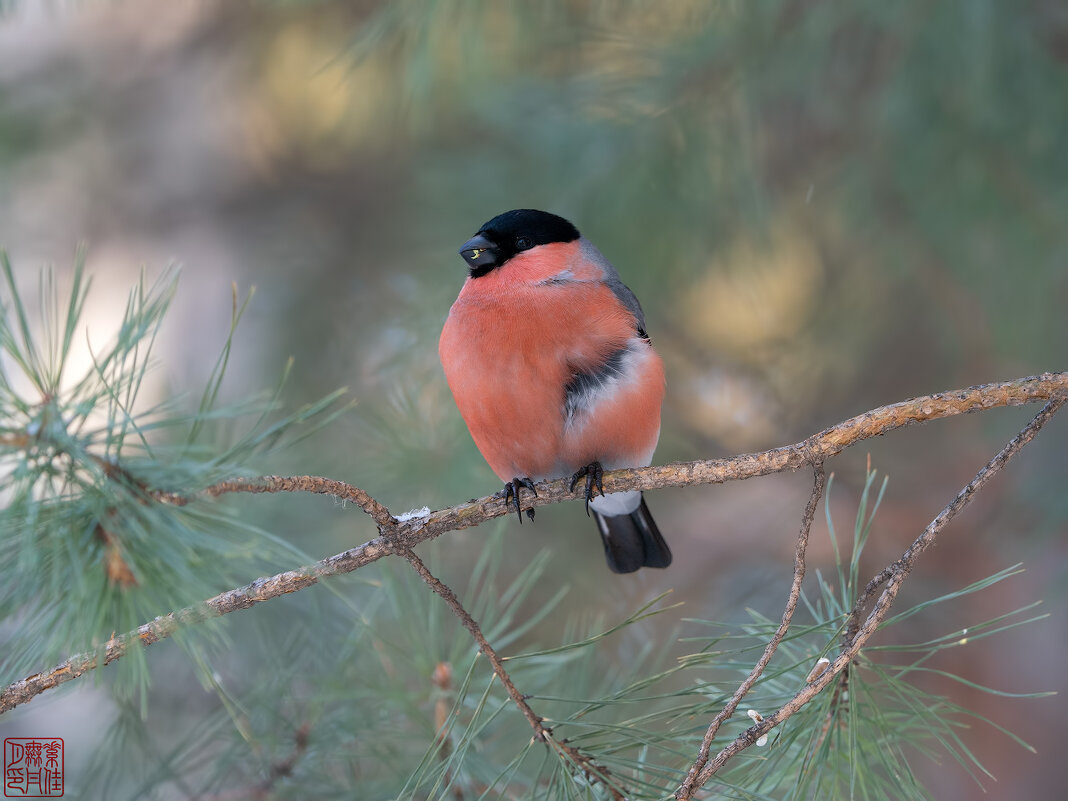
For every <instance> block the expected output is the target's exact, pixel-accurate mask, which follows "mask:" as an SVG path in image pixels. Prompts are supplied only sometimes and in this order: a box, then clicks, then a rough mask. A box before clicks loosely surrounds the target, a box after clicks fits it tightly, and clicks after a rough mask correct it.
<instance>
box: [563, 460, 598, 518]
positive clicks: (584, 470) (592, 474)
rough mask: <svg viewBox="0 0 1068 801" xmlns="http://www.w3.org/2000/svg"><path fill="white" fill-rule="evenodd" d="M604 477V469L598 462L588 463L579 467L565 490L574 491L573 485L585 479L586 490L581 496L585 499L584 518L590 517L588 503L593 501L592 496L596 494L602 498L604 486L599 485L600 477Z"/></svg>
mask: <svg viewBox="0 0 1068 801" xmlns="http://www.w3.org/2000/svg"><path fill="white" fill-rule="evenodd" d="M603 475H604V468H603V467H601V463H600V462H590V463H589V464H588V465H586V466H585V467H580V468H579V469H578V470H576V471H575V473H574V475H572V476H571V483H570V484H568V486H567V488H568V490H569V491H570V492H574V491H575V485H576V484H577V483H578V480H579V479H580V478H582V477H583V476H585V477H586V490H585V492H583V495H584V496H585V498H586V516H587V517H589V516H590V501H592V500H593V496H594V495H595V494H596V493H598V492H599V493H601V497H602V498H603V497H604V484H602V483H601V476H603Z"/></svg>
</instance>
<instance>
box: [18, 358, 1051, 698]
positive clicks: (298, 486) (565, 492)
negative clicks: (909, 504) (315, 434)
mask: <svg viewBox="0 0 1068 801" xmlns="http://www.w3.org/2000/svg"><path fill="white" fill-rule="evenodd" d="M1052 398H1061V399H1064V398H1068V373H1043V374H1042V375H1038V376H1030V377H1028V378H1020V379H1017V380H1014V381H1002V382H998V383H993V384H983V385H980V386H975V387H969V388H968V389H962V390H955V391H952V392H943V393H939V394H937V395H927V396H924V397H920V398H913V399H911V400H907V401H903V402H901V403H896V404H893V405H892V406H883V407H880V408H878V409H873V410H872V411H870V412H866V413H865V414H862V415H858V416H857V417H853V418H850V419H849V420H846V421H844V422H842V423H839V424H838V425H836V426H832V427H831V428H828V429H825V430H824V431H821V432H819V433H818V434H814V435H813V436H811V437H809V438H808V439H806V440H804V441H803V442H799V443H796V444H794V445H789V446H786V447H782V448H774V449H772V450H769V451H763V452H761V453H748V454H742V455H740V456H733V457H730V458H727V459H711V460H701V461H695V462H686V463H676V464H670V465H660V466H656V467H644V468H634V469H629V470H613V471H611V472H607V473H605V474H604V485H605V490H606V491H607V492H618V491H622V490H630V489H657V488H660V487H669V486H678V487H681V486H689V485H693V484H717V483H724V482H727V481H737V480H743V479H747V478H753V477H756V476H764V475H769V474H772V473H782V472H786V471H791V470H797V469H799V468H801V467H803V466H805V465H811V464H815V463H816V462H820V461H823V460H824V459H825V458H827V457H828V456H832V455H834V454H837V453H840V452H841V451H842V450H844V449H845V448H847V447H849V446H850V445H853V444H855V443H857V442H860V441H863V440H865V439H868V438H870V437H874V436H878V435H880V434H884V433H886V432H887V431H891V430H893V429H896V428H900V427H902V426H906V425H911V424H913V423H917V422H923V421H927V420H933V419H937V418H942V417H950V416H954V415H957V414H964V413H968V412H974V411H978V410H980V409H990V408H994V407H998V406H1019V405H1022V404H1025V403H1033V402H1035V401H1039V400H1050V399H1052ZM4 444H5V443H3V442H0V447H2V446H3V445H4ZM537 488H538V495H537V497H534V498H524V503H525V504H528V505H530V506H541V505H545V504H549V503H559V502H561V501H565V500H574V499H575V498H576V497H577V496H576V494H575V493H573V492H571V491H570V490H569V488H568V482H567V480H566V479H556V480H553V481H543V482H540V483H539V484H538V485H537ZM232 492H316V493H321V494H329V495H335V496H337V497H342V498H348V499H351V500H352V501H353V502H355V503H357V504H358V505H360V507H361V508H363V509H364V510H365V511H367V512H368V514H370V515H371V516H372V518H373V519H374V520H375V523H376V524H378V527H379V531H380V532H381V536H378V537H376V538H374V539H372V540H370V541H368V542H366V543H364V544H363V545H360V546H357V547H356V548H352V549H350V550H348V551H344V552H342V553H339V554H336V555H334V556H331V557H329V558H327V559H323V560H321V561H319V562H316V563H315V564H313V565H308V566H305V567H301V568H297V569H296V570H289V571H286V572H284V573H278V574H276V575H274V576H270V577H266V578H260V579H257V580H256V581H253V582H252V583H251V584H248V585H246V586H244V587H238V588H236V589H233V590H228V591H227V592H224V593H221V594H219V595H216V596H215V597H214V598H210V599H208V600H207V601H204V602H203V603H200V604H197V605H195V606H190V607H187V608H185V609H181V610H178V611H175V612H170V613H168V614H166V615H162V616H160V617H157V618H156V619H155V620H152V621H149V622H148V623H145V624H143V625H141V626H140V627H139V628H137V629H135V630H134V631H130V632H128V633H126V634H123V635H120V636H118V637H114V638H112V639H111V640H110V641H109V642H108V643H107V645H106V646H105V647H104V648H103V649H102V651H103V653H102V655H101V654H98V652H96V651H94V652H89V653H81V654H76V655H74V656H72V657H70V658H69V659H67V660H66V661H65V662H62V663H61V664H59V665H57V666H56V667H55V668H53V669H52V670H50V671H47V672H44V673H37V674H34V675H32V676H29V677H27V678H25V679H22V680H20V681H17V682H14V683H12V684H10V685H9V686H7V687H6V688H4V689H3V690H2V691H0V714H3V713H4V712H6V711H8V710H10V709H13V708H14V707H16V706H18V705H19V704H24V703H26V702H27V701H29V700H31V699H32V698H34V697H36V696H37V695H39V694H40V693H42V692H44V691H45V690H48V689H51V688H53V687H57V686H59V685H60V684H63V683H65V682H68V681H70V680H72V679H75V678H78V677H79V676H82V675H83V674H85V673H86V672H88V671H90V670H92V669H94V668H96V667H98V666H99V665H100V664H105V665H106V664H109V663H111V662H114V661H115V660H116V659H119V658H121V657H122V656H123V654H125V653H126V649H127V648H128V647H129V646H130V645H131V644H140V645H151V644H152V643H155V642H158V641H159V640H161V639H164V638H166V637H169V636H170V635H171V634H173V633H174V632H175V631H176V630H177V629H178V628H179V627H181V626H185V625H190V624H193V623H199V622H201V621H204V620H207V619H209V618H212V617H218V616H220V615H225V614H228V613H229V612H233V611H236V610H238V609H248V608H249V607H251V606H252V605H253V604H255V603H260V602H263V601H267V600H270V599H271V598H277V597H279V596H281V595H286V594H287V593H291V592H296V591H297V590H302V589H304V588H305V587H309V586H311V585H312V584H315V583H317V582H318V581H319V580H320V579H322V578H325V577H327V576H332V575H337V574H340V573H349V572H351V571H353V570H356V569H358V568H361V567H364V566H365V565H368V564H370V563H371V562H374V561H377V560H378V559H381V558H382V557H384V556H388V555H389V554H391V553H393V552H394V550H395V548H396V547H408V548H412V547H414V546H416V545H418V544H419V543H421V542H425V541H427V540H430V539H433V538H435V537H438V536H440V535H441V534H444V533H446V532H449V531H456V530H458V529H463V528H470V527H471V526H477V525H479V524H481V523H484V522H485V521H487V520H491V519H493V518H495V517H500V516H502V515H505V514H508V513H509V509H508V507H507V506H506V505H505V503H504V501H503V499H502V498H501V497H500V496H499V495H498V494H494V495H489V496H486V497H484V498H481V499H478V500H475V501H470V502H468V503H461V504H458V505H456V506H452V507H449V508H447V509H441V510H439V511H436V512H432V513H430V514H427V515H422V516H418V515H417V516H412V517H408V518H406V519H404V520H403V521H402V520H397V519H395V518H393V517H392V515H390V514H389V510H388V509H386V507H385V506H382V505H381V504H380V503H378V501H375V500H374V499H373V498H371V496H370V495H369V494H368V493H366V492H365V491H364V490H362V489H360V488H358V487H354V486H352V485H351V484H346V483H344V482H341V481H335V480H333V479H325V478H316V477H314V476H294V477H280V476H264V477H263V478H260V479H234V480H231V481H224V482H220V483H219V484H214V485H212V486H211V487H208V488H207V489H205V490H203V491H201V492H200V493H193V496H194V498H195V497H200V496H204V497H218V496H221V495H224V494H227V493H232ZM156 497H157V498H158V499H159V500H160V501H162V502H167V503H172V504H184V503H190V502H191V501H192V500H193V498H190V497H188V496H185V495H182V494H180V493H165V492H159V493H158V494H157V496H156Z"/></svg>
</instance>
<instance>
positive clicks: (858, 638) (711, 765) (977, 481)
mask: <svg viewBox="0 0 1068 801" xmlns="http://www.w3.org/2000/svg"><path fill="white" fill-rule="evenodd" d="M1065 401H1066V399H1065V398H1063V397H1060V398H1056V399H1054V400H1051V401H1050V402H1049V403H1047V404H1046V406H1045V407H1044V408H1043V409H1042V411H1040V412H1039V413H1038V415H1037V416H1036V417H1035V418H1034V420H1032V421H1031V422H1030V423H1028V424H1027V426H1026V427H1025V428H1024V429H1023V430H1022V431H1021V432H1020V433H1019V434H1017V435H1016V436H1015V437H1013V438H1012V439H1011V440H1010V441H1009V443H1008V444H1007V445H1006V446H1005V447H1004V448H1002V450H1001V451H1000V452H998V454H997V455H996V456H994V458H993V459H991V460H990V461H989V462H987V464H986V465H985V466H984V467H983V468H982V469H981V470H980V471H979V472H978V473H976V475H975V478H973V479H972V480H971V481H970V482H969V483H968V484H967V486H965V487H964V488H963V489H962V490H961V491H960V492H959V493H957V497H956V498H954V499H953V500H952V501H951V502H950V503H949V505H947V506H946V507H945V508H944V509H943V510H942V511H941V512H939V513H938V515H937V516H936V517H935V518H934V520H932V521H931V522H930V523H929V524H928V525H927V528H925V529H924V530H923V533H921V534H920V535H919V536H918V537H917V538H916V539H915V541H913V543H912V544H911V545H910V546H909V547H908V548H906V549H905V552H904V553H903V554H902V555H901V558H900V559H898V560H897V561H896V562H894V563H893V564H892V565H890V566H889V567H888V568H887V569H886V570H883V571H881V572H880V573H879V575H878V576H876V578H875V579H873V580H872V582H870V583H869V584H868V587H867V588H866V589H865V591H864V592H863V593H861V595H860V597H859V598H858V600H857V604H856V605H855V606H854V608H853V611H852V613H851V617H854V618H858V619H859V617H860V616H861V615H862V614H863V611H864V608H865V605H866V602H867V600H868V599H870V597H871V595H872V593H873V592H874V590H873V589H872V588H873V586H874V587H877V586H879V584H876V581H877V580H878V579H880V578H881V577H882V576H883V574H884V573H887V571H889V576H888V577H887V579H886V580H885V582H881V583H885V584H886V587H885V588H884V589H883V591H882V593H881V594H880V595H879V598H878V600H877V601H876V602H875V606H874V608H873V609H872V611H871V612H870V614H869V615H868V616H867V618H866V619H865V620H864V622H863V624H861V625H860V626H859V627H857V628H856V630H855V633H854V635H853V636H852V638H851V639H850V641H849V642H848V644H847V645H846V646H845V647H843V648H842V650H841V651H839V653H838V655H837V656H836V657H835V658H834V659H833V660H832V661H831V664H830V666H829V667H828V668H827V669H826V670H824V671H823V672H822V673H821V674H820V675H819V676H817V677H816V678H815V679H814V680H813V681H811V682H808V683H807V684H806V685H805V687H803V688H802V689H801V690H799V691H798V692H797V694H796V695H794V697H793V698H791V699H790V700H789V701H788V702H787V703H785V704H784V705H783V706H782V707H780V708H779V709H778V710H777V711H776V712H775V713H774V714H772V715H768V716H766V717H765V718H764V719H763V720H761V721H760V722H759V723H757V724H755V725H753V726H750V727H749V728H748V729H746V730H745V731H744V732H742V733H741V734H739V735H738V736H737V737H736V738H735V739H734V740H733V741H732V742H731V743H729V744H728V745H726V746H725V747H724V748H723V749H722V750H721V751H720V752H719V753H718V754H717V755H716V757H715V758H714V759H712V760H711V761H709V762H708V763H707V764H706V765H705V766H704V767H703V768H701V769H700V771H699V773H698V775H697V779H696V781H694V782H688V783H687V784H684V785H683V786H681V787H680V788H679V789H678V790H677V791H676V794H675V796H676V798H677V799H680V801H681V800H682V799H688V798H691V797H693V794H694V792H695V791H696V790H697V789H698V788H700V787H701V786H703V785H704V784H706V783H707V782H708V781H709V779H711V778H712V776H713V775H715V773H716V772H717V771H718V770H719V769H720V768H722V767H723V766H724V765H725V764H726V763H727V762H728V761H729V760H730V759H731V758H732V757H734V756H735V755H737V754H739V753H741V752H742V751H744V750H745V749H747V748H748V747H749V746H751V745H752V744H753V743H755V742H756V740H757V738H758V737H760V736H761V735H763V734H767V733H768V732H769V731H770V730H771V729H773V728H775V727H776V726H778V725H779V724H780V723H782V722H783V721H784V720H786V719H787V718H789V717H790V716H792V715H793V714H795V713H796V712H797V711H798V710H800V709H801V708H802V707H803V706H804V705H805V704H807V703H808V702H809V701H811V700H812V699H813V698H815V697H816V696H817V695H818V694H819V693H820V692H822V691H823V690H824V689H825V688H826V687H827V686H828V685H829V684H830V683H831V682H832V681H834V680H835V678H836V677H837V676H838V675H839V674H840V673H841V672H842V671H844V670H845V669H846V668H847V667H848V666H849V665H850V664H851V663H852V661H853V659H854V658H855V657H856V656H857V654H858V653H860V649H861V648H862V647H863V646H864V644H865V643H866V642H867V641H868V640H869V639H870V638H871V636H872V635H873V634H874V633H875V631H876V629H878V627H879V625H880V624H881V623H882V622H883V620H885V619H886V616H887V614H888V613H889V612H890V607H891V605H892V604H893V603H894V599H895V598H896V597H897V593H898V591H899V590H900V589H901V585H902V583H903V582H904V580H905V578H906V577H907V576H908V574H909V572H910V571H911V570H912V567H913V565H914V564H915V563H916V559H917V558H918V557H919V555H920V554H921V553H923V552H924V551H926V550H927V549H928V548H930V547H931V545H933V544H934V542H935V540H936V539H937V538H938V536H939V534H941V533H942V531H943V530H944V529H945V527H946V526H947V525H948V524H949V522H950V521H951V520H952V519H953V518H954V517H956V516H957V514H958V513H959V512H960V511H961V510H962V509H963V508H964V507H966V506H967V505H968V504H969V503H970V502H971V500H972V498H974V497H975V494H976V493H977V492H978V491H979V490H980V489H982V487H983V486H984V485H985V484H986V483H987V482H988V481H990V479H991V478H993V477H994V476H995V475H997V473H998V472H1000V470H1001V469H1002V468H1003V467H1004V466H1005V465H1006V464H1007V463H1008V462H1009V460H1010V459H1012V457H1013V456H1015V455H1016V454H1017V453H1019V452H1020V451H1021V450H1022V449H1023V447H1024V446H1025V445H1027V443H1028V442H1030V441H1031V440H1032V439H1034V437H1035V435H1036V434H1037V433H1038V432H1039V429H1041V428H1042V426H1044V425H1045V424H1046V423H1047V422H1048V421H1049V420H1050V418H1052V417H1053V415H1054V414H1055V413H1056V412H1057V410H1058V409H1059V408H1060V407H1061V406H1063V405H1064V403H1065Z"/></svg>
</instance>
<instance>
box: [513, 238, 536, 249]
mask: <svg viewBox="0 0 1068 801" xmlns="http://www.w3.org/2000/svg"><path fill="white" fill-rule="evenodd" d="M533 246H534V243H533V242H531V241H530V240H529V239H527V238H526V237H525V236H521V237H519V239H517V240H516V241H515V249H516V250H530V249H531V248H532V247H533Z"/></svg>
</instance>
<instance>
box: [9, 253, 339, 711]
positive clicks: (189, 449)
mask: <svg viewBox="0 0 1068 801" xmlns="http://www.w3.org/2000/svg"><path fill="white" fill-rule="evenodd" d="M0 269H2V273H3V284H4V285H3V290H4V297H3V310H2V316H0V350H2V357H0V488H2V491H3V497H4V507H3V509H2V510H0V565H2V567H0V570H2V580H0V617H2V618H3V619H4V620H5V621H8V622H9V623H10V624H11V625H9V626H6V627H5V629H4V631H3V637H4V640H5V641H4V643H3V648H2V650H0V654H2V657H0V679H2V680H3V681H4V682H5V683H7V682H9V681H14V680H16V679H19V678H22V677H23V676H25V675H26V674H27V673H30V672H33V671H34V670H40V669H41V668H42V667H45V666H50V665H51V664H54V663H55V662H56V661H57V660H58V659H60V658H61V657H65V656H68V655H70V654H71V653H77V652H82V651H87V650H92V649H98V648H101V647H102V646H103V645H104V644H105V643H106V642H107V641H108V639H109V638H110V637H112V636H114V635H116V634H122V633H124V632H126V631H129V630H131V629H135V628H136V627H137V626H138V625H140V624H141V623H144V622H145V621H147V620H151V619H152V618H154V617H155V616H157V615H160V614H163V613H166V612H169V611H171V610H174V609H179V608H182V607H185V606H188V605H190V604H193V603H197V602H199V601H202V600H204V599H205V598H207V597H210V596H212V595H213V594H215V593H217V592H219V591H220V590H224V589H228V588H229V587H232V586H234V584H237V583H241V582H242V581H247V580H248V578H249V577H251V576H255V575H258V574H259V573H260V572H262V571H264V570H266V569H268V568H269V567H270V566H272V565H275V564H277V563H280V562H282V563H284V561H289V562H292V561H293V560H294V558H295V557H299V558H302V559H303V558H305V557H303V556H299V551H297V550H295V549H294V548H292V547H291V546H289V545H287V544H285V543H284V542H282V541H281V540H279V539H277V538H275V537H274V536H272V535H270V534H269V533H268V532H265V531H262V530H259V529H255V528H253V527H251V526H249V525H248V524H246V523H245V522H243V521H242V519H241V518H240V517H239V516H238V515H236V514H234V513H233V512H232V511H229V510H227V509H226V508H223V507H221V506H220V505H218V504H207V503H199V504H189V505H182V506H179V505H175V504H174V503H168V502H164V501H163V500H161V499H160V498H161V494H162V493H166V492H174V493H179V494H188V495H192V494H194V493H195V492H196V491H197V490H199V489H201V488H203V487H206V486H208V485H210V484H211V483H212V482H215V481H218V480H219V479H221V478H229V477H235V476H242V475H248V474H249V466H248V465H249V460H250V458H251V457H253V456H254V455H262V454H263V453H264V452H266V451H268V450H271V449H274V448H279V447H285V446H287V445H289V444H291V443H292V442H293V441H294V440H295V438H297V437H299V436H301V435H303V434H304V433H306V432H307V429H308V428H309V426H307V425H302V424H306V423H309V422H311V421H315V422H317V423H323V422H326V421H327V420H328V419H329V417H330V413H329V412H330V411H331V410H332V409H334V407H336V399H337V396H336V394H335V395H332V396H330V397H328V398H325V399H324V400H323V401H321V402H320V403H318V404H315V405H314V406H311V407H308V408H305V409H302V410H300V411H299V412H297V413H296V414H293V415H290V416H288V417H284V418H282V419H279V420H271V419H270V416H271V414H272V413H273V412H274V411H275V410H276V409H277V408H278V393H277V391H276V392H275V393H274V394H273V396H264V397H259V398H254V399H251V400H248V401H246V402H243V403H238V404H233V405H222V404H220V403H219V394H220V388H221V384H222V379H223V374H224V372H225V369H226V366H227V362H228V359H229V357H230V350H231V343H232V336H233V331H234V327H235V326H236V325H237V323H238V321H239V319H240V317H241V313H242V311H243V310H244V307H245V306H244V304H242V305H239V304H238V303H237V299H236V290H235V302H234V309H233V319H232V326H231V333H230V337H228V338H227V340H226V342H225V343H224V345H223V349H222V353H221V354H220V356H219V358H218V360H217V362H216V364H215V368H214V370H213V371H212V374H211V376H210V379H209V381H208V385H207V387H206V388H205V390H204V392H203V394H202V396H201V398H200V400H199V403H194V404H190V403H189V402H188V401H187V400H186V399H185V398H183V397H181V396H180V395H175V396H165V399H164V400H160V401H146V400H145V399H143V398H142V390H143V389H144V387H145V385H146V381H145V379H146V376H147V375H148V374H149V373H150V371H151V370H152V368H153V367H154V360H153V358H152V352H153V345H154V343H155V340H156V336H157V333H158V332H159V328H160V325H161V323H162V322H163V319H164V316H165V314H166V313H167V309H168V307H169V305H170V302H171V299H172V297H173V295H174V292H175V288H176V286H177V274H176V272H174V271H167V272H165V273H164V274H163V275H162V276H161V277H160V278H159V279H158V280H156V281H154V282H149V281H148V280H147V279H146V278H145V277H143V276H142V278H141V280H140V282H139V283H138V285H137V286H136V287H135V288H134V289H133V291H132V292H131V293H130V296H129V299H128V301H127V303H126V308H125V312H124V314H123V317H122V320H121V322H120V323H119V325H118V332H117V333H116V335H115V337H114V340H113V341H112V342H110V343H106V344H101V343H97V342H89V343H88V347H89V351H90V354H91V364H90V366H89V367H88V369H86V370H84V372H82V373H81V374H78V375H72V374H71V372H72V371H71V361H72V359H71V354H72V352H73V350H74V345H75V341H76V339H77V338H79V337H81V336H82V335H83V334H82V325H83V324H82V322H81V318H82V314H83V311H84V309H85V303H86V298H87V295H88V292H89V288H90V286H89V285H90V282H89V280H88V279H87V278H86V277H85V271H84V269H83V265H82V260H81V258H80V257H79V260H78V263H77V265H76V267H75V269H74V271H73V276H72V279H71V287H70V291H69V294H68V295H67V296H66V297H61V293H60V290H59V288H58V286H57V283H56V280H55V277H54V274H53V272H52V271H51V270H44V271H42V272H41V273H40V282H39V287H38V294H39V296H40V306H39V309H37V310H36V311H37V312H38V314H37V316H36V318H35V316H34V314H33V311H34V310H32V309H31V308H29V307H28V304H27V302H26V300H25V299H24V294H25V293H24V292H23V291H22V290H20V287H19V285H18V282H17V281H16V278H15V272H14V270H13V269H12V266H11V264H10V262H9V260H8V258H7V255H6V254H4V253H0ZM246 303H247V300H246ZM37 328H39V330H40V332H41V333H40V335H39V336H38V335H35V333H34V332H35V329H37ZM279 389H280V387H279ZM190 405H192V407H193V408H192V410H189V408H188V407H189V406H190ZM233 431H240V432H242V433H240V434H237V435H234V434H233V433H228V432H233ZM283 556H285V557H286V559H285V560H282V557H283ZM130 656H131V657H132V658H131V659H128V660H123V662H122V664H124V665H126V666H125V667H122V668H120V670H121V671H123V673H124V675H123V677H122V678H121V679H120V680H119V681H118V682H116V686H117V687H138V688H140V689H141V690H142V692H143V691H144V688H145V686H146V685H147V682H148V678H149V677H148V673H147V668H146V665H145V661H144V654H143V652H142V650H141V649H132V650H131V652H130ZM127 663H128V664H127Z"/></svg>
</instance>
